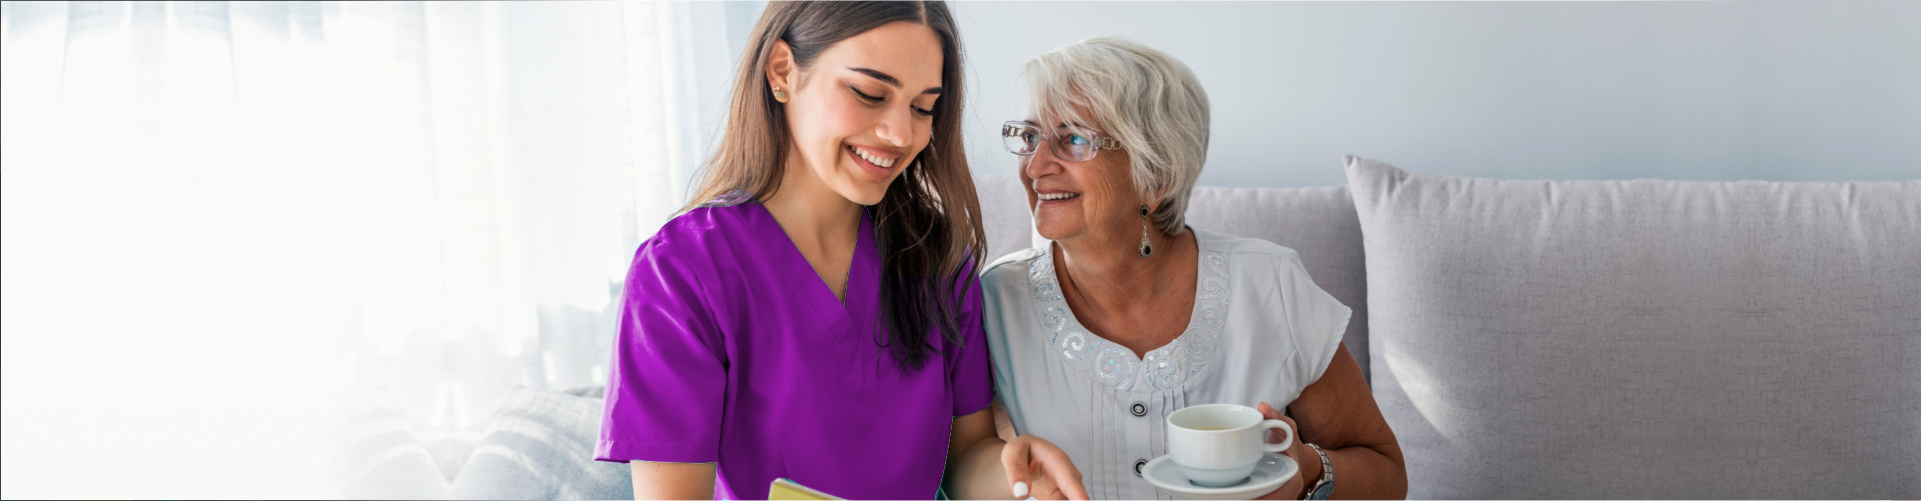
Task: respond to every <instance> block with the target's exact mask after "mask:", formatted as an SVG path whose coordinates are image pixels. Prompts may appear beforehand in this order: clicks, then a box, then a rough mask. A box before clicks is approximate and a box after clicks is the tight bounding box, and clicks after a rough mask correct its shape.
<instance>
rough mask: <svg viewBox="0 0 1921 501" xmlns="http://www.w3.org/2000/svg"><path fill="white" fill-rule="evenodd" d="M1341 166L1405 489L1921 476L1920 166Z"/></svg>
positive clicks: (1482, 493) (1645, 494) (1727, 491)
mask: <svg viewBox="0 0 1921 501" xmlns="http://www.w3.org/2000/svg"><path fill="white" fill-rule="evenodd" d="M1347 172H1348V186H1349V189H1350V190H1351V191H1352V192H1353V197H1354V198H1353V200H1354V204H1355V208H1356V209H1357V212H1358V214H1359V217H1360V224H1361V230H1362V233H1363V235H1364V238H1365V240H1366V247H1367V274H1368V289H1367V290H1368V303H1369V307H1370V308H1369V310H1370V314H1371V318H1370V320H1371V322H1372V325H1371V332H1372V336H1373V339H1372V341H1373V342H1372V345H1371V346H1370V348H1372V357H1373V374H1374V380H1373V382H1374V384H1373V388H1374V394H1375V399H1376V400H1377V401H1378V402H1379V404H1380V406H1381V410H1382V412H1383V413H1384V414H1385V415H1386V416H1387V419H1388V422H1389V424H1391V425H1392V426H1393V428H1394V431H1395V434H1396V436H1397V437H1398V438H1399V439H1400V443H1401V447H1402V449H1403V451H1404V452H1405V453H1406V457H1407V468H1408V480H1409V493H1408V495H1409V497H1411V498H1539V499H1550V498H1619V499H1628V498H1699V499H1706V498H1729V497H1734V498H1824V499H1827V498H1898V497H1904V496H1906V497H1912V496H1914V495H1915V494H1916V493H1921V181H1917V182H1899V183H1849V184H1814V183H1766V182H1758V181H1744V182H1734V183H1694V182H1669V181H1646V180H1642V181H1586V182H1545V181H1494V180H1482V179H1465V178H1455V177H1446V176H1434V175H1425V174H1418V173H1410V172H1405V171H1402V170H1400V169H1397V168H1395V167H1394V166H1391V165H1388V164H1385V163H1381V162H1376V161H1371V160H1365V159H1360V158H1352V157H1350V158H1349V159H1348V161H1347Z"/></svg>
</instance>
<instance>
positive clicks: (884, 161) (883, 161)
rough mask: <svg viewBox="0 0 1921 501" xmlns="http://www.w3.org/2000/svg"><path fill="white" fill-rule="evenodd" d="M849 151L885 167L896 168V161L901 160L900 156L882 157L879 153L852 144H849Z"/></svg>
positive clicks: (868, 161)
mask: <svg viewBox="0 0 1921 501" xmlns="http://www.w3.org/2000/svg"><path fill="white" fill-rule="evenodd" d="M847 152H848V153H851V154H853V155H854V156H856V157H859V158H860V159H861V160H866V161H867V163H871V164H874V165H876V166H879V167H880V168H883V169H892V168H894V162H898V161H900V159H899V158H881V157H880V156H879V155H874V154H870V153H867V150H864V149H861V147H859V146H854V145H851V144H850V145H847Z"/></svg>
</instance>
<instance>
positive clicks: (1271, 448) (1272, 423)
mask: <svg viewBox="0 0 1921 501" xmlns="http://www.w3.org/2000/svg"><path fill="white" fill-rule="evenodd" d="M1275 428H1280V429H1283V430H1287V434H1286V435H1285V436H1286V437H1287V438H1286V439H1283V440H1281V443H1278V444H1270V443H1267V430H1272V429H1275ZM1261 445H1263V446H1266V447H1267V452H1275V453H1279V452H1285V451H1287V449H1289V448H1292V447H1294V427H1292V426H1288V425H1287V422H1286V421H1282V420H1279V419H1269V420H1265V421H1261Z"/></svg>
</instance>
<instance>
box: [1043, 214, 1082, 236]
mask: <svg viewBox="0 0 1921 501" xmlns="http://www.w3.org/2000/svg"><path fill="white" fill-rule="evenodd" d="M1059 212H1060V211H1058V210H1039V211H1035V212H1034V232H1036V233H1040V235H1041V238H1045V239H1048V240H1061V239H1064V238H1067V237H1071V236H1074V235H1076V234H1079V233H1080V231H1081V229H1082V228H1083V227H1085V226H1086V225H1084V224H1082V223H1081V220H1080V218H1079V217H1077V216H1073V215H1068V214H1061V213H1059Z"/></svg>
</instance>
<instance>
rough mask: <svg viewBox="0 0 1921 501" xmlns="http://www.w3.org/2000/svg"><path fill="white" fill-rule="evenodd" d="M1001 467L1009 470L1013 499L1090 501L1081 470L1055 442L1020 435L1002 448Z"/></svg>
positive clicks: (1008, 479)
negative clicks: (1082, 500) (1028, 497)
mask: <svg viewBox="0 0 1921 501" xmlns="http://www.w3.org/2000/svg"><path fill="white" fill-rule="evenodd" d="M1001 467H1002V468H1005V469H1007V482H1008V488H1009V489H1012V490H1013V491H1014V497H1015V498H1020V497H1022V496H1031V497H1033V498H1034V499H1087V489H1086V487H1083V486H1082V485H1081V470H1080V469H1079V468H1075V467H1074V461H1073V460H1072V459H1070V458H1068V457H1067V453H1066V452H1063V451H1061V448H1060V447H1056V446H1055V445H1054V444H1053V443H1051V442H1048V441H1046V440H1043V439H1041V438H1040V437H1036V436H1033V435H1021V436H1018V437H1014V440H1012V441H1009V442H1007V447H1005V448H1002V449H1001Z"/></svg>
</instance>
